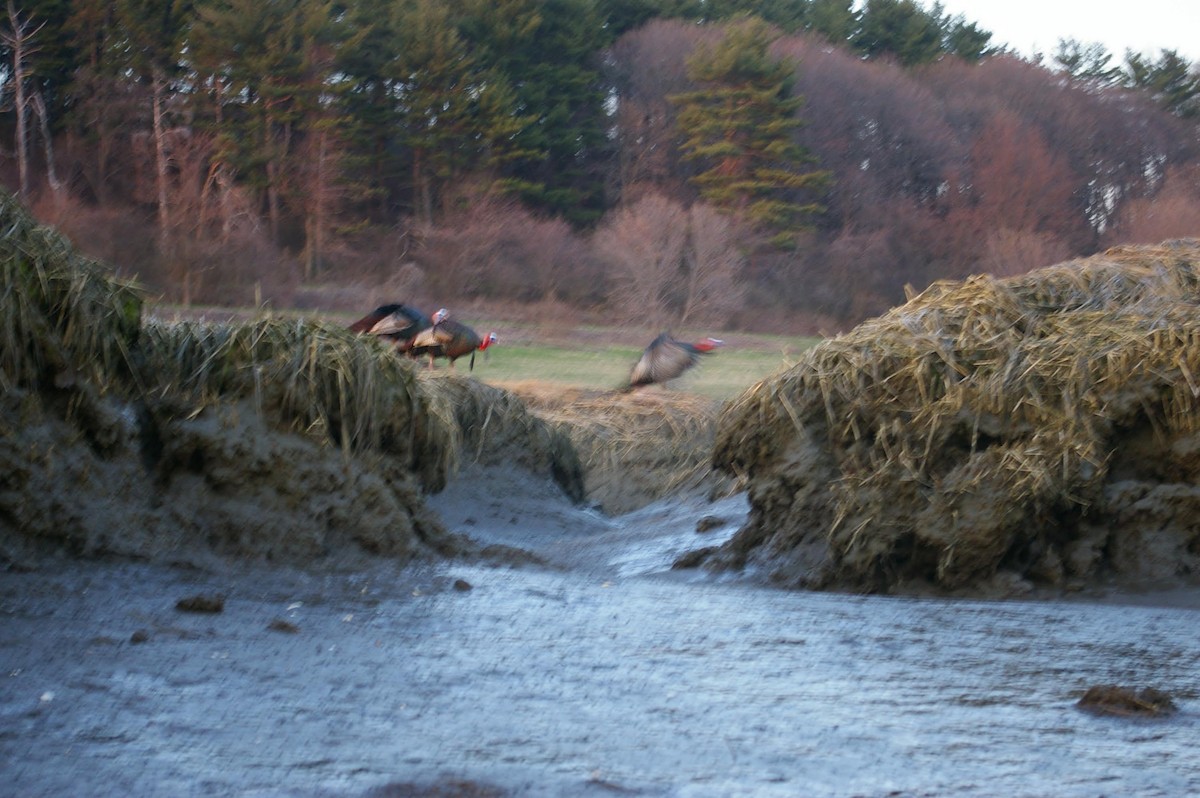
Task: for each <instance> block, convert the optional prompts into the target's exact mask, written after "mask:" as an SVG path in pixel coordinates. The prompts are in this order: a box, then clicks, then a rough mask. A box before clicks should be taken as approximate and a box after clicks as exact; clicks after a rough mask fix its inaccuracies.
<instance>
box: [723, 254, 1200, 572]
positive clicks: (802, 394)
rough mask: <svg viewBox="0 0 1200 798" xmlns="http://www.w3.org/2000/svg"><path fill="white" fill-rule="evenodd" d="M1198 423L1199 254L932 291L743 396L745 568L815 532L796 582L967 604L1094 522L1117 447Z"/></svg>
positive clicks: (733, 439)
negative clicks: (1137, 433) (1081, 524)
mask: <svg viewBox="0 0 1200 798" xmlns="http://www.w3.org/2000/svg"><path fill="white" fill-rule="evenodd" d="M1198 411H1200V242H1196V241H1191V240H1188V241H1176V242H1168V243H1166V244H1163V245H1162V246H1159V247H1153V248H1146V247H1137V248H1122V249H1115V250H1112V251H1110V252H1108V253H1106V254H1105V255H1104V256H1098V257H1095V258H1091V259H1087V260H1080V261H1072V262H1068V263H1064V264H1061V265H1059V266H1054V267H1051V268H1048V269H1043V270H1041V271H1037V272H1032V273H1030V274H1027V275H1023V276H1020V277H1016V278H1010V279H1005V280H998V279H993V278H991V277H988V276H983V277H974V278H971V279H969V280H966V281H963V282H944V283H938V284H935V285H933V286H931V287H930V288H929V289H928V290H926V291H924V292H923V293H921V294H920V295H919V296H915V297H913V298H912V299H910V301H909V302H908V303H907V304H905V305H903V306H901V307H898V308H896V309H894V310H892V311H891V312H889V313H888V314H886V315H884V316H882V317H879V318H877V319H873V320H870V321H868V322H865V323H864V324H862V325H860V326H859V327H857V328H856V329H854V330H852V331H851V332H849V333H847V334H845V335H842V336H839V337H837V338H834V339H831V340H829V341H826V342H824V343H823V344H821V345H819V346H817V347H815V348H813V349H811V350H809V351H808V352H807V353H806V354H805V356H804V357H803V359H802V360H801V362H800V363H799V364H798V365H797V366H795V367H794V368H792V369H790V370H788V371H787V372H785V373H783V374H782V375H779V376H777V377H774V378H772V379H770V380H767V381H764V382H763V383H760V384H759V385H757V386H755V387H754V388H752V389H750V390H749V391H747V392H746V393H745V394H743V395H742V396H741V397H740V398H739V399H738V400H736V401H735V402H734V403H733V404H732V405H731V406H730V408H729V409H728V410H727V412H726V413H725V414H724V416H723V418H722V420H721V424H720V429H719V432H718V436H717V441H716V447H715V462H716V463H717V464H718V465H719V466H720V467H722V468H724V469H726V470H728V471H730V472H732V473H736V474H739V475H748V476H750V477H751V478H752V479H756V478H757V479H758V480H759V486H758V490H757V496H756V497H755V499H754V501H755V507H756V510H755V513H754V514H752V521H751V524H750V525H749V526H748V529H746V530H743V535H742V536H740V537H741V539H740V540H735V545H736V546H737V547H739V550H740V555H739V556H740V557H741V558H742V559H744V558H745V556H746V555H747V554H748V553H749V552H750V550H751V549H753V548H755V547H757V546H759V545H763V544H767V545H768V547H769V548H771V549H773V550H774V551H775V553H776V554H780V553H782V552H783V551H784V550H787V549H794V548H796V547H797V546H799V545H800V544H802V543H808V544H811V543H812V535H811V534H809V530H812V529H814V528H815V529H819V530H821V534H823V535H824V536H825V545H826V546H827V550H826V554H827V557H828V561H827V562H824V563H819V564H817V565H816V566H815V570H814V571H812V572H810V573H807V574H806V575H804V576H803V577H798V578H794V579H792V580H791V581H796V582H798V583H806V584H811V585H819V584H830V583H839V584H851V585H855V586H858V587H863V588H869V589H884V588H885V587H887V586H888V585H891V584H894V583H895V581H897V580H899V579H904V578H909V577H913V578H916V577H920V578H928V579H930V580H932V581H934V582H936V583H938V584H941V585H943V586H946V587H958V586H962V585H964V584H966V583H968V582H969V581H971V580H974V579H978V578H981V577H986V576H987V575H989V574H992V573H994V572H995V570H996V569H997V568H998V567H999V565H1000V563H1001V561H1002V560H1004V559H1005V558H1011V557H1013V556H1014V555H1015V554H1017V553H1018V552H1019V551H1020V550H1021V548H1022V546H1023V545H1024V544H1027V543H1029V542H1030V541H1031V539H1032V538H1033V537H1034V536H1035V535H1036V534H1037V532H1036V531H1035V530H1038V529H1043V530H1044V529H1045V528H1046V527H1047V526H1048V525H1052V524H1053V523H1055V519H1056V518H1057V517H1059V516H1061V514H1063V513H1075V514H1079V513H1083V512H1086V510H1087V509H1088V507H1089V506H1090V505H1091V504H1092V503H1093V502H1094V501H1095V500H1096V499H1097V497H1098V496H1099V492H1100V489H1101V486H1102V484H1103V482H1104V480H1105V478H1106V475H1107V470H1108V466H1109V462H1110V457H1111V455H1112V453H1113V448H1114V446H1115V442H1114V441H1115V435H1116V432H1117V431H1118V430H1121V429H1128V428H1130V427H1133V426H1137V425H1149V426H1150V427H1151V428H1153V429H1155V430H1158V431H1159V432H1161V433H1162V434H1163V435H1166V436H1172V435H1184V434H1190V433H1192V432H1195V431H1196V430H1197V429H1198V426H1200V425H1198V422H1200V414H1198ZM754 495H755V494H754V491H753V490H752V496H754ZM809 565H812V561H810V562H809ZM781 578H785V579H787V578H788V577H781Z"/></svg>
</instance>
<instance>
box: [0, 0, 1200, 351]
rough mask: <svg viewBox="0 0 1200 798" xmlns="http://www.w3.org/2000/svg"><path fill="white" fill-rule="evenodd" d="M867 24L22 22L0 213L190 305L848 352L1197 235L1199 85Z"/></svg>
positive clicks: (565, 11) (216, 10) (343, 12)
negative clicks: (1063, 266) (865, 330)
mask: <svg viewBox="0 0 1200 798" xmlns="http://www.w3.org/2000/svg"><path fill="white" fill-rule="evenodd" d="M857 5H858V4H856V3H854V2H852V1H851V0H767V2H763V0H756V2H749V0H453V1H452V2H451V1H449V0H343V1H342V2H333V0H115V1H114V0H106V1H105V2H101V1H100V0H26V2H24V3H22V4H20V5H17V4H16V3H14V2H11V0H10V2H9V3H8V5H7V8H6V10H5V13H4V14H3V16H4V19H3V21H2V22H0V60H2V64H3V66H2V67H0V81H2V85H0V89H2V91H3V95H2V99H3V105H2V106H0V110H2V111H3V113H2V116H0V140H2V141H3V143H4V150H3V156H4V157H3V163H2V164H0V166H2V169H0V180H2V181H3V183H4V185H6V186H7V187H9V188H10V189H11V190H13V191H15V192H18V193H19V194H20V195H21V196H22V197H23V198H24V199H25V200H26V202H28V203H29V204H31V205H32V206H33V207H34V209H35V211H37V212H38V213H39V214H40V215H42V216H43V217H44V218H46V219H48V220H50V221H52V222H54V223H56V224H58V225H59V226H60V227H61V228H63V229H64V230H65V231H66V232H68V233H69V234H70V235H72V237H73V238H75V240H76V241H77V243H78V244H79V245H80V246H81V247H83V248H84V249H86V250H88V251H90V252H93V253H94V254H97V255H98V256H100V257H104V258H106V259H107V260H110V261H111V262H113V263H114V264H116V265H118V266H120V267H121V268H123V269H126V270H129V271H130V272H132V273H134V274H137V275H138V276H139V277H140V278H141V279H142V280H143V281H144V282H146V283H147V284H148V285H150V286H151V287H152V288H153V289H155V290H158V291H161V292H162V293H163V294H164V295H166V296H167V297H168V298H170V299H174V300H181V301H185V302H192V301H207V302H239V303H244V302H248V301H253V300H257V299H261V298H263V297H264V296H265V298H268V299H272V300H273V301H276V302H279V303H284V304H303V303H304V302H306V301H307V302H310V303H322V302H323V303H332V304H336V303H337V302H338V301H340V300H339V297H338V296H337V292H338V287H339V286H341V287H345V286H349V285H352V284H356V283H366V284H372V285H375V286H380V285H382V286H387V290H391V291H394V292H396V293H403V294H405V296H403V297H399V298H402V299H403V298H409V295H416V296H417V297H418V298H420V297H435V296H436V297H439V298H442V299H439V300H434V301H449V300H450V299H454V300H457V301H468V300H473V299H477V300H481V301H482V300H491V301H495V302H503V303H510V304H520V303H531V302H537V303H555V304H557V305H561V306H562V307H563V308H566V309H573V310H575V311H577V312H587V311H596V312H604V313H608V314H610V315H612V314H615V315H616V316H617V317H619V318H622V319H628V320H630V321H639V322H642V323H644V324H647V325H651V324H655V325H656V324H708V325H720V326H732V327H738V326H742V327H755V326H758V327H764V328H777V329H793V330H798V329H811V328H814V327H823V328H825V329H833V328H839V327H844V326H845V325H847V324H850V323H854V322H856V321H858V320H861V319H862V318H863V317H865V316H867V315H870V314H873V313H878V312H880V311H882V310H884V309H886V308H887V307H888V306H890V305H891V304H894V303H895V302H897V301H899V300H901V299H902V298H903V296H904V290H905V286H910V287H915V288H922V287H924V286H925V285H928V284H929V283H930V282H932V281H934V280H937V279H942V278H958V277H963V276H966V275H967V274H970V273H973V272H978V271H989V272H992V273H996V274H1011V273H1016V272H1019V271H1023V270H1027V269H1029V268H1034V267H1037V266H1041V265H1045V264H1046V263H1050V262H1053V261H1056V260H1062V259H1065V258H1067V257H1070V256H1073V255H1085V254H1090V253H1091V252H1094V251H1096V250H1097V249H1099V248H1102V247H1104V246H1107V245H1109V244H1111V243H1113V242H1116V241H1122V240H1132V241H1154V240H1161V238H1165V237H1171V236H1177V235H1183V234H1188V233H1192V234H1197V233H1200V181H1198V180H1197V179H1196V178H1197V174H1198V172H1197V169H1198V168H1200V167H1198V165H1197V164H1198V161H1197V158H1198V155H1200V153H1198V152H1197V144H1198V141H1197V119H1198V118H1200V100H1198V99H1197V98H1198V97H1200V72H1198V71H1197V68H1196V65H1194V64H1190V63H1188V62H1187V61H1186V59H1184V58H1182V57H1181V56H1179V55H1178V54H1177V53H1175V52H1173V51H1169V50H1163V51H1160V53H1158V54H1157V55H1153V54H1136V53H1127V54H1126V55H1125V59H1124V60H1123V61H1120V62H1118V61H1116V59H1115V57H1114V56H1113V55H1112V54H1110V53H1107V52H1106V51H1105V50H1104V49H1103V48H1102V47H1100V46H1099V45H1091V44H1083V43H1079V42H1074V41H1064V42H1061V43H1060V45H1059V49H1058V51H1057V52H1056V53H1055V54H1054V55H1053V56H1052V57H1046V56H1039V57H1035V58H1033V59H1027V58H1021V57H1019V56H1017V55H1015V54H1012V53H1009V52H1007V51H1006V50H1005V48H1004V47H1003V46H1002V45H997V44H994V43H993V42H992V40H991V39H992V37H991V35H990V34H989V33H988V32H987V31H984V30H982V29H980V28H979V27H978V26H977V25H975V24H973V23H971V22H969V21H968V20H966V19H964V18H963V17H951V16H949V15H946V14H945V13H944V12H943V11H942V10H941V8H940V6H937V5H935V6H933V7H932V9H926V8H924V7H923V6H921V5H919V4H917V3H916V2H913V0H867V2H866V3H864V4H862V5H861V7H857ZM318 285H319V286H323V289H322V290H321V292H319V293H318V294H317V295H316V296H312V295H313V292H314V291H315V290H316V289H314V286H318ZM306 297H309V298H308V299H306ZM345 301H347V302H349V301H353V298H352V297H350V296H347V297H346V298H345Z"/></svg>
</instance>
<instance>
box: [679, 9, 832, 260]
mask: <svg viewBox="0 0 1200 798" xmlns="http://www.w3.org/2000/svg"><path fill="white" fill-rule="evenodd" d="M772 35H773V34H772V33H771V29H770V28H768V27H767V26H766V25H765V24H764V23H763V22H761V21H760V20H756V19H753V18H751V19H747V20H744V21H742V22H739V23H735V24H733V25H731V26H729V27H728V28H727V30H726V34H725V37H724V38H723V39H722V40H721V41H720V43H718V44H717V45H716V46H715V47H712V48H701V49H700V50H699V51H697V52H696V53H695V54H693V56H692V57H691V59H690V60H689V63H688V69H689V76H690V77H691V78H692V79H693V80H694V81H696V82H697V83H699V84H700V85H701V88H699V89H697V90H695V91H691V92H686V93H683V94H679V95H675V96H674V97H672V98H671V99H672V101H673V102H675V103H676V104H677V105H678V106H679V115H678V119H677V125H678V128H679V130H680V131H681V132H682V134H683V136H684V140H683V143H682V145H681V147H682V149H683V151H684V156H683V157H684V158H685V159H687V160H690V161H695V162H697V163H698V164H699V165H700V168H701V171H700V173H699V174H697V175H696V176H695V177H694V178H693V182H694V183H695V184H696V186H697V187H698V188H699V190H700V195H701V196H702V197H703V198H704V199H705V200H707V201H708V202H709V203H711V204H712V205H714V206H715V207H718V208H721V209H724V210H726V211H732V212H735V213H738V214H741V215H744V216H745V217H747V218H748V219H750V220H751V221H753V222H755V223H758V224H761V225H763V226H764V227H766V228H768V229H769V230H771V231H773V232H774V233H775V234H776V235H775V238H774V241H775V242H776V243H777V244H784V243H786V242H787V241H788V240H789V239H790V238H791V237H793V236H794V234H795V233H796V232H799V231H800V230H802V229H804V228H805V227H806V226H807V223H808V222H809V220H810V219H811V217H812V216H813V215H814V214H817V213H820V212H821V210H822V208H821V206H820V205H819V204H817V203H816V202H814V201H812V195H813V193H814V192H816V191H819V190H820V189H822V188H824V187H825V186H826V184H827V182H828V178H829V175H828V173H826V172H821V171H806V170H805V167H806V165H807V164H810V163H811V162H812V158H811V157H810V156H809V154H808V153H807V152H806V151H805V150H804V148H802V147H801V146H800V145H799V144H797V142H796V140H795V138H794V135H793V134H794V132H795V129H796V128H797V127H798V126H799V125H800V124H801V121H800V119H799V118H798V117H797V111H798V110H799V108H800V107H801V105H802V104H803V98H801V97H795V96H792V94H791V87H792V83H793V73H792V66H791V65H790V64H788V63H786V62H781V61H778V60H775V59H773V58H772V57H771V56H770V54H769V52H768V47H769V45H770V43H771V41H772Z"/></svg>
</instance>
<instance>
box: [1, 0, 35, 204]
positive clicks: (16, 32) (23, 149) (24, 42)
mask: <svg viewBox="0 0 1200 798" xmlns="http://www.w3.org/2000/svg"><path fill="white" fill-rule="evenodd" d="M8 24H9V27H10V30H9V31H7V32H5V33H4V34H3V35H2V36H0V38H2V39H3V41H4V43H5V44H7V45H8V46H9V48H10V49H11V50H12V82H13V106H14V107H13V110H14V111H16V115H17V119H16V124H17V130H16V144H17V175H18V179H19V192H20V195H21V196H22V197H28V196H29V98H28V97H27V96H26V95H25V81H26V80H27V79H28V77H29V73H28V71H27V69H26V64H25V60H26V59H27V58H29V56H31V55H33V54H34V53H35V52H37V48H36V47H30V45H29V42H30V40H31V39H32V38H33V37H34V36H35V35H36V34H37V32H38V31H40V30H41V29H42V26H41V25H39V26H38V27H37V28H36V29H35V30H32V31H31V30H29V23H28V22H23V21H22V20H21V15H20V13H19V12H18V11H17V8H16V6H15V5H14V4H13V2H12V0H9V2H8Z"/></svg>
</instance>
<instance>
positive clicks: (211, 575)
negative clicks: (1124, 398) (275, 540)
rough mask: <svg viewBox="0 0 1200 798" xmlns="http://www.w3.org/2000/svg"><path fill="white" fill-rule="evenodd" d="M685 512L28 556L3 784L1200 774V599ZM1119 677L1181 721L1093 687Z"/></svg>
mask: <svg viewBox="0 0 1200 798" xmlns="http://www.w3.org/2000/svg"><path fill="white" fill-rule="evenodd" d="M677 515H678V514H677V513H675V511H673V510H671V509H669V508H659V509H658V510H652V511H648V513H645V514H642V515H635V516H631V517H630V519H628V526H626V525H625V523H626V522H622V524H613V523H609V522H604V521H602V520H600V519H593V521H592V522H591V523H592V524H593V526H592V528H590V530H589V532H588V535H587V539H588V540H592V541H598V542H600V541H602V542H603V545H597V546H594V547H593V546H587V545H583V544H582V543H581V544H579V545H578V546H577V547H576V548H574V549H573V552H574V554H573V555H572V557H573V559H572V558H567V559H571V561H572V562H573V563H574V564H575V565H576V566H579V567H570V568H567V567H562V566H561V564H560V565H555V564H552V566H551V567H521V568H512V567H499V566H488V565H463V564H446V565H440V566H425V567H413V568H408V569H403V570H402V569H398V568H394V567H388V566H386V565H379V566H375V567H372V568H369V569H358V570H355V571H353V572H350V571H344V572H340V573H325V574H322V575H314V574H307V573H300V572H296V571H287V570H280V569H270V570H267V569H254V568H240V569H227V570H220V571H211V570H210V571H194V570H180V569H171V568H166V567H161V566H150V565H130V564H95V563H91V564H78V563H69V562H68V563H62V564H60V565H58V566H52V567H46V568H43V569H40V570H38V571H36V572H33V573H24V574H15V573H6V574H0V768H2V771H3V772H2V773H0V794H3V795H14V796H42V795H45V796H60V795H63V796H65V795H71V796H86V795H97V796H99V795H139V796H158V795H163V796H177V795H239V796H243V795H250V796H275V795H281V796H282V795H286V796H358V795H367V794H371V793H372V792H373V791H375V794H388V795H410V794H438V795H453V794H456V793H455V792H454V791H453V790H449V787H448V786H447V785H455V784H458V785H462V784H464V783H471V784H474V785H476V787H477V788H478V789H477V791H476V792H473V793H470V794H491V793H487V792H486V791H484V792H480V791H479V790H482V787H480V785H483V786H485V787H488V788H492V787H494V788H496V789H497V790H498V791H499V793H498V794H512V795H620V794H635V795H670V796H730V795H746V796H751V795H752V796H760V795H761V796H1048V795H1053V796H1130V795H1137V796H1160V795H1161V796H1182V795H1189V794H1200V756H1197V755H1196V750H1197V746H1198V745H1200V713H1198V712H1197V706H1200V635H1197V633H1196V629H1197V622H1198V621H1200V613H1198V611H1197V610H1195V609H1190V608H1187V607H1180V606H1174V607H1172V606H1154V605H1137V604H1129V603H1126V604H1118V603H1087V602H1077V603H1062V602H1057V603H1034V602H1004V603H985V602H967V601H954V602H948V601H942V600H905V599H895V598H871V597H848V596H835V595H820V594H809V593H791V592H781V591H774V590H770V589H763V588H757V587H753V586H750V585H747V584H741V583H736V582H713V581H711V580H702V579H697V578H695V577H686V576H681V575H678V574H671V573H668V572H666V571H665V570H664V566H665V564H666V563H667V562H669V560H670V558H671V556H672V555H673V553H674V552H675V551H677V550H678V549H680V548H681V547H686V545H695V538H696V533H695V532H694V531H693V528H692V527H689V524H690V523H691V521H690V520H689V519H685V518H682V517H677ZM639 530H640V531H639ZM728 531H729V530H725V531H717V532H716V533H715V534H718V535H720V534H727V533H728ZM689 536H690V537H689ZM704 542H710V541H707V540H706V541H704ZM583 563H587V564H588V567H582V564H583ZM456 580H462V582H458V583H457V585H456ZM468 586H469V589H467V588H468ZM197 593H200V594H206V595H212V594H215V593H221V594H224V595H225V597H226V602H225V608H224V611H223V612H222V613H220V614H219V615H198V614H187V613H181V612H179V611H177V610H176V609H175V608H174V604H175V602H176V600H178V599H179V598H182V597H185V596H188V595H194V594H197ZM279 620H286V621H287V622H288V623H289V624H291V625H292V627H291V628H292V631H280V630H278V629H275V628H271V625H272V622H275V621H279ZM278 625H279V624H276V626H278ZM134 633H140V634H139V638H141V637H144V638H145V640H144V642H140V643H134V642H133V641H132V636H133V635H134ZM1107 682H1115V683H1121V684H1127V685H1132V686H1151V687H1157V688H1159V689H1162V690H1166V691H1167V692H1169V693H1171V694H1172V695H1173V696H1175V698H1176V701H1177V703H1178V704H1179V705H1180V707H1181V712H1179V713H1178V714H1176V715H1175V716H1173V717H1171V718H1168V719H1166V720H1159V721H1153V722H1151V721H1133V720H1128V719H1112V718H1101V717H1095V716H1092V715H1088V714H1084V713H1082V712H1080V711H1078V710H1077V709H1076V708H1075V707H1074V703H1075V701H1076V700H1077V699H1078V697H1079V695H1080V694H1081V693H1082V691H1083V690H1084V689H1086V688H1087V687H1088V686H1091V685H1093V684H1097V683H1107ZM387 785H392V787H390V788H389V789H387V790H381V788H384V787H386V786H387ZM398 785H405V786H403V787H402V786H398ZM412 785H425V786H427V787H432V786H436V785H441V786H443V787H446V788H447V790H448V791H443V792H437V793H422V792H420V791H419V790H418V791H416V792H414V790H413V788H412Z"/></svg>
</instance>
